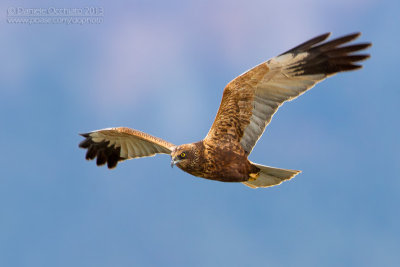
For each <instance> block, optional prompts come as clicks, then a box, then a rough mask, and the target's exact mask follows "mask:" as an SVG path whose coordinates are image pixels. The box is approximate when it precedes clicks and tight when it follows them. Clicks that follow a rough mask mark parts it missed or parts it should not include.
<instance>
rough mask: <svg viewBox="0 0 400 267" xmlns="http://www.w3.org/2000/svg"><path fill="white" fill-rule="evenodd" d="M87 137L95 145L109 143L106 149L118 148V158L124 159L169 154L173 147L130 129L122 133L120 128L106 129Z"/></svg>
mask: <svg viewBox="0 0 400 267" xmlns="http://www.w3.org/2000/svg"><path fill="white" fill-rule="evenodd" d="M138 133H140V134H138ZM135 134H136V135H135ZM89 136H90V137H91V138H92V140H93V142H95V143H101V142H109V143H108V145H107V146H108V147H111V146H114V147H116V148H118V147H120V148H121V152H120V157H121V158H124V159H133V158H140V157H151V156H154V155H155V154H157V153H164V154H170V153H171V148H172V147H173V145H172V144H168V143H167V142H165V141H164V140H161V139H159V138H156V137H152V136H150V135H147V134H145V133H142V132H139V131H136V130H132V129H131V131H122V130H120V128H107V129H102V130H98V131H94V132H91V133H90V134H89ZM149 136H150V137H152V138H149ZM154 141H161V142H157V143H155V142H154Z"/></svg>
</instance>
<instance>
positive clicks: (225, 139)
mask: <svg viewBox="0 0 400 267" xmlns="http://www.w3.org/2000/svg"><path fill="white" fill-rule="evenodd" d="M329 35H330V33H326V34H322V35H320V36H317V37H315V38H313V39H311V40H309V41H307V42H305V43H302V44H300V45H298V46H296V47H295V48H293V49H290V50H289V51H287V52H285V53H282V54H281V55H279V56H277V57H274V58H272V59H270V60H268V61H266V62H263V63H261V64H260V65H258V66H256V67H254V68H252V69H250V70H249V71H247V72H245V73H243V74H242V75H240V76H238V77H236V78H235V79H234V80H232V81H231V82H230V83H228V85H227V86H226V87H225V89H224V92H223V96H222V101H221V104H220V107H219V110H218V112H217V116H216V118H215V120H214V123H213V124H212V126H211V129H210V130H209V132H208V134H207V136H206V137H205V138H204V139H203V140H201V141H199V142H195V143H191V144H183V145H179V146H176V145H174V144H171V143H169V142H167V141H164V140H162V139H160V138H157V137H154V136H151V135H149V134H146V133H143V132H140V131H137V130H133V129H130V128H125V127H118V128H108V129H102V130H97V131H93V132H90V133H85V134H82V136H83V137H84V138H85V140H83V141H82V142H81V143H80V144H79V147H81V148H85V149H87V153H86V159H88V160H93V159H95V158H96V157H97V165H103V164H105V163H107V165H108V168H114V167H116V166H117V163H118V162H119V161H124V160H127V159H133V158H139V157H149V156H154V155H155V154H158V153H163V154H169V155H171V158H172V161H171V166H173V165H177V166H178V167H179V168H180V169H182V170H183V171H185V172H188V173H190V174H192V175H194V176H198V177H203V178H206V179H211V180H217V181H222V182H242V183H243V184H245V185H247V186H249V187H252V188H257V187H268V186H273V185H278V184H280V183H282V182H283V181H285V180H289V179H291V178H293V177H294V176H295V175H297V174H298V173H299V172H300V171H296V170H287V169H278V168H273V167H269V166H264V165H260V164H256V163H253V162H251V161H249V160H248V156H249V155H250V153H251V151H252V149H253V148H254V146H255V145H256V143H257V141H258V139H259V138H260V137H261V135H262V134H263V132H264V130H265V127H266V126H267V125H268V124H269V122H270V121H271V119H272V116H273V115H274V114H275V112H276V111H277V110H278V108H279V107H280V106H281V105H282V104H283V103H285V102H287V101H291V100H293V99H295V98H297V97H298V96H300V95H301V94H303V93H305V92H306V91H307V90H309V89H311V88H312V87H313V86H314V85H315V84H316V83H318V82H320V81H322V80H324V79H326V78H327V77H329V76H332V75H334V74H336V73H338V72H342V71H350V70H356V69H359V68H361V65H358V64H356V62H358V61H361V60H364V59H367V58H368V57H369V55H368V54H359V53H357V52H359V51H361V50H364V49H366V48H368V47H369V46H370V45H371V44H370V43H359V44H348V43H349V42H351V41H353V40H354V39H356V38H357V37H358V36H359V35H360V33H354V34H349V35H346V36H343V37H340V38H337V39H334V40H332V41H325V40H326V39H327V38H328V37H329Z"/></svg>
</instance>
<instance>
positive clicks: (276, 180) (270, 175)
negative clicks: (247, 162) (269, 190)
mask: <svg viewBox="0 0 400 267" xmlns="http://www.w3.org/2000/svg"><path fill="white" fill-rule="evenodd" d="M252 164H253V165H254V166H256V167H257V168H259V169H260V172H259V173H258V174H257V175H255V176H256V177H255V178H253V179H255V180H252V179H251V180H252V181H250V180H249V181H246V182H243V184H244V185H247V186H248V187H251V188H258V187H269V186H274V185H278V184H281V183H282V182H283V181H286V180H290V179H292V178H293V177H295V176H296V175H297V174H299V173H300V172H301V171H296V170H287V169H279V168H274V167H269V166H264V165H260V164H256V163H252Z"/></svg>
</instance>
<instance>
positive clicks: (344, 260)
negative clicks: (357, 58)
mask: <svg viewBox="0 0 400 267" xmlns="http://www.w3.org/2000/svg"><path fill="white" fill-rule="evenodd" d="M88 6H89V7H101V8H103V10H104V16H103V17H102V19H103V21H102V23H100V24H93V25H88V24H86V25H63V24H50V25H43V24H37V25H26V24H12V23H8V22H7V10H8V9H9V8H10V7H24V8H32V7H36V8H50V7H59V8H84V7H88ZM399 13H400V2H399V1H395V0H387V1H378V0H367V1H364V0H355V1H344V0H339V1H330V2H329V3H328V2H327V1H325V2H323V1H318V0H307V1H287V0H283V1H261V0H260V1H253V0H247V1H235V2H234V1H228V0H226V1H218V0H217V1H185V2H179V1H107V2H106V1H86V2H83V1H77V0H74V1H56V2H55V1H37V0H36V1H15V0H14V1H7V0H6V1H2V2H1V3H0V48H1V49H0V58H1V60H2V63H1V64H0V124H1V128H0V148H1V153H0V266H5V267H8V266H9V267H14V266H49V267H50V266H51V267H54V266H68V267H70V266H98V267H101V266H399V264H400V254H399V251H400V230H399V229H400V228H399V225H400V210H399V203H400V194H399V192H400V175H399V173H400V152H399V151H400V139H399V136H400V124H399V114H400V110H399V100H400V90H399V83H398V78H399V75H400V73H399V66H398V60H399V58H400V56H399V52H398V51H399V43H400V27H399V25H400V20H399ZM327 31H331V32H333V35H332V36H333V37H338V36H340V35H343V34H347V33H351V32H355V31H361V32H362V33H363V35H362V36H361V38H360V39H359V41H360V42H367V41H371V42H373V47H372V48H371V49H370V50H369V52H370V53H371V55H372V57H371V58H370V59H369V60H368V61H365V62H363V64H364V68H363V69H362V70H360V71H356V72H351V73H345V74H340V75H337V76H334V77H333V78H329V79H328V80H326V81H324V82H323V83H321V84H319V85H318V86H317V87H316V88H314V89H312V90H311V91H310V92H308V93H306V94H305V95H303V96H302V97H300V98H299V99H297V100H295V101H293V102H291V103H288V104H285V105H284V106H283V107H282V108H281V109H280V110H279V112H278V113H277V114H276V115H275V116H274V119H273V120H272V122H271V124H270V125H269V126H268V128H267V130H266V132H265V133H264V136H263V137H262V138H261V139H260V141H259V142H258V144H257V146H256V147H255V149H254V150H253V152H252V154H251V155H250V160H252V161H254V162H257V163H260V164H265V165H270V166H275V167H280V168H290V169H299V170H302V171H303V173H302V174H301V175H298V176H296V178H295V179H293V180H291V181H290V182H286V183H283V184H282V185H280V186H277V187H273V188H267V189H257V190H252V189H250V188H247V187H245V186H243V185H242V184H229V183H220V182H215V181H209V180H205V179H200V178H195V177H193V176H190V175H189V174H186V173H184V172H182V171H181V170H179V169H178V168H173V169H171V168H170V166H169V163H170V158H169V156H167V155H159V156H156V157H153V158H143V159H137V160H132V161H128V162H123V163H122V164H119V165H118V167H117V168H116V169H114V170H111V171H110V170H108V169H107V168H105V167H101V168H99V167H97V166H96V165H95V163H94V162H87V161H86V160H85V159H84V155H85V151H84V150H82V149H79V148H78V143H79V142H80V141H81V140H82V138H81V137H80V136H79V135H78V133H82V132H88V131H91V130H96V129H100V128H105V127H113V126H127V127H131V128H134V129H138V130H142V131H145V132H148V133H150V134H153V135H155V136H158V137H161V138H164V139H166V140H168V141H170V142H172V143H175V144H183V143H189V142H193V141H198V140H200V139H202V138H203V137H204V136H205V135H206V134H207V132H208V129H209V127H210V126H211V124H212V121H213V119H214V116H215V114H216V112H217V108H218V106H219V103H220V100H221V96H222V91H223V88H224V86H225V85H226V84H227V83H228V82H229V81H230V80H232V79H233V78H235V77H236V76H237V75H239V74H241V73H243V72H244V71H246V70H247V69H249V68H251V67H253V66H255V65H257V64H259V63H261V62H263V61H265V60H267V59H269V58H271V57H273V56H275V55H278V54H279V53H282V52H283V51H286V50H288V49H290V48H292V47H293V46H295V45H297V44H299V43H301V42H303V41H305V40H307V39H309V38H311V37H314V36H316V35H318V34H321V33H324V32H327Z"/></svg>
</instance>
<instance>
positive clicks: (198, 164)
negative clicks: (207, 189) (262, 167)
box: [171, 140, 259, 182]
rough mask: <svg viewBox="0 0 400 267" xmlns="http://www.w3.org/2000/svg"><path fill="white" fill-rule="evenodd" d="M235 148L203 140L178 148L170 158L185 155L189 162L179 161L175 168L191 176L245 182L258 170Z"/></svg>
mask: <svg viewBox="0 0 400 267" xmlns="http://www.w3.org/2000/svg"><path fill="white" fill-rule="evenodd" d="M236 147H237V148H238V149H235V148H236ZM236 147H235V146H234V145H233V144H230V145H225V146H218V144H213V143H211V144H210V143H209V142H206V141H204V140H203V141H199V142H196V143H193V144H185V145H181V146H178V147H177V148H176V149H174V150H173V151H172V153H171V156H172V158H174V157H177V156H179V155H180V154H181V153H185V154H186V156H185V157H187V158H189V159H191V160H189V161H180V162H178V163H176V166H178V167H179V168H180V169H182V170H183V171H185V172H187V173H190V174H191V175H194V176H198V177H202V178H206V179H210V180H217V181H221V182H245V181H247V180H249V178H251V176H250V174H256V173H258V172H259V169H258V168H257V167H256V166H254V165H252V164H251V162H250V161H249V160H248V159H247V156H246V154H245V153H244V150H243V149H242V148H241V147H238V146H236Z"/></svg>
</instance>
